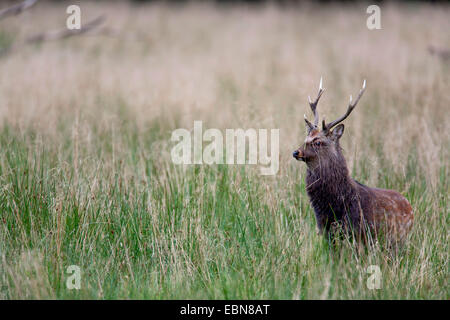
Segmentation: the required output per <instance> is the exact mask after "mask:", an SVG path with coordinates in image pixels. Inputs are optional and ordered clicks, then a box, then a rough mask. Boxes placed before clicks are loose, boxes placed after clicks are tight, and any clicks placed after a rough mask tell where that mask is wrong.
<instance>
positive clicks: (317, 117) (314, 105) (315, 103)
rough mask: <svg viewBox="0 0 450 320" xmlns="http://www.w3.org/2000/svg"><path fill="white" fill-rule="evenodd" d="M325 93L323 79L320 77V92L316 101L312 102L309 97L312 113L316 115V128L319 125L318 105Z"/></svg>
mask: <svg viewBox="0 0 450 320" xmlns="http://www.w3.org/2000/svg"><path fill="white" fill-rule="evenodd" d="M324 91H325V89H324V88H323V87H322V77H320V84H319V92H318V93H317V98H316V100H314V102H312V101H311V97H310V96H308V101H309V106H310V107H311V110H312V112H313V113H314V127H315V128H317V125H318V124H319V113H318V112H317V103H318V102H319V99H320V96H321V95H322V93H323V92H324Z"/></svg>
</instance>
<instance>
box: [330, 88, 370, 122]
mask: <svg viewBox="0 0 450 320" xmlns="http://www.w3.org/2000/svg"><path fill="white" fill-rule="evenodd" d="M365 90H366V80H364V82H363V86H362V88H361V90H359V93H358V97H357V98H356V100H355V101H354V102H353V103H352V100H353V99H352V95H350V101H349V103H348V108H347V112H346V113H345V114H344V115H343V116H342V117H340V118H339V119H337V120H334V121H333V122H330V123H328V124H327V125H325V122H324V123H323V127H324V128H323V130H324V131H328V130H330V129H331V128H333V127H334V126H335V125H337V124H338V123H340V122H342V121H344V120H345V119H347V117H348V116H349V115H350V113H351V112H352V111H353V109H354V108H355V107H356V105H357V104H358V101H359V99H361V96H362V95H363V93H364V91H365Z"/></svg>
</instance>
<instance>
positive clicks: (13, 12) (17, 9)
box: [0, 0, 38, 20]
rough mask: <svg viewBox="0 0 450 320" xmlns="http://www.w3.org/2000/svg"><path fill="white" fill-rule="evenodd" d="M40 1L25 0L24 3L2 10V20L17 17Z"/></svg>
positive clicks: (0, 17)
mask: <svg viewBox="0 0 450 320" xmlns="http://www.w3.org/2000/svg"><path fill="white" fill-rule="evenodd" d="M37 1H38V0H25V1H24V2H22V3H18V4H15V5H13V6H11V7H9V8H6V9H3V10H0V20H1V19H5V18H7V17H10V16H17V15H18V14H20V13H22V12H23V11H25V10H27V9H28V8H30V7H32V6H33V5H34V4H35V3H36V2H37Z"/></svg>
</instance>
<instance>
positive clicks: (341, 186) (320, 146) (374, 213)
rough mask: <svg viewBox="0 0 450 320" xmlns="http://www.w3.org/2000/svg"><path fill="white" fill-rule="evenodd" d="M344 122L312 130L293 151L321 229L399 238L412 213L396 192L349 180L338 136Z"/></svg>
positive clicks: (408, 228)
mask: <svg viewBox="0 0 450 320" xmlns="http://www.w3.org/2000/svg"><path fill="white" fill-rule="evenodd" d="M343 131H344V125H343V124H340V125H338V126H337V127H336V128H335V129H334V130H333V131H332V132H330V131H318V130H311V132H310V133H309V135H308V137H307V138H306V141H305V143H304V144H303V145H302V146H301V147H300V148H299V149H298V150H296V152H294V157H295V158H296V159H297V160H301V161H304V162H306V164H307V166H308V168H307V173H306V190H307V193H308V196H309V198H310V201H311V205H312V207H313V208H314V212H315V215H316V220H317V225H318V227H319V230H320V231H321V232H324V233H325V234H329V232H330V228H331V227H332V226H333V224H336V223H337V224H339V225H340V226H342V227H343V229H344V230H347V231H354V232H355V234H356V235H357V236H358V237H361V236H363V237H365V236H366V232H365V231H366V230H369V231H370V232H371V235H372V236H375V237H376V236H377V235H378V234H379V233H380V232H383V233H384V234H386V233H387V236H388V238H389V239H395V240H398V239H402V238H404V237H405V236H406V234H407V233H408V232H409V231H410V229H411V227H412V222H413V212H412V208H411V205H410V204H409V202H408V201H407V200H406V199H405V198H404V197H403V196H402V195H401V194H400V193H398V192H396V191H393V190H385V189H378V188H370V187H367V186H365V185H363V184H361V183H359V182H358V181H356V180H354V179H352V178H351V177H350V175H349V171H348V169H347V164H346V161H345V158H344V156H343V154H342V149H341V147H340V145H339V139H340V137H341V136H342V133H343Z"/></svg>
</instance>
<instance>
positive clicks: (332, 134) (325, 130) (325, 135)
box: [293, 78, 366, 168]
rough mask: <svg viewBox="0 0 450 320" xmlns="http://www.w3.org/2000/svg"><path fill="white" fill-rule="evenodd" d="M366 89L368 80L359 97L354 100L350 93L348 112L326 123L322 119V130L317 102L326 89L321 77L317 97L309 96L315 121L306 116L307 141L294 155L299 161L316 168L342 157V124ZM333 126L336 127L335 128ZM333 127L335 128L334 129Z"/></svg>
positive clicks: (364, 83)
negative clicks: (312, 99) (340, 142)
mask: <svg viewBox="0 0 450 320" xmlns="http://www.w3.org/2000/svg"><path fill="white" fill-rule="evenodd" d="M365 89H366V80H364V82H363V86H362V88H361V90H360V91H359V94H358V97H357V98H356V100H355V101H353V99H352V96H351V95H350V102H349V105H348V108H347V112H346V113H345V114H344V115H343V116H342V117H340V118H339V119H337V120H335V121H332V122H330V123H326V122H325V120H322V130H320V129H319V127H318V124H319V114H318V112H317V103H318V102H319V99H320V97H321V96H322V93H323V92H324V91H325V89H323V87H322V78H320V85H319V92H318V94H317V98H316V99H315V100H314V101H311V97H308V100H309V106H310V107H311V110H312V112H313V114H314V123H311V122H310V121H309V120H308V119H307V118H306V115H305V116H304V117H305V122H306V126H307V131H308V135H307V137H306V139H305V143H304V144H303V145H302V146H301V147H300V148H298V149H297V150H295V151H294V153H293V156H294V158H295V159H297V160H299V161H304V162H306V164H307V166H308V167H309V168H314V167H316V166H317V165H321V164H324V163H326V162H327V161H330V160H332V159H339V158H342V154H341V151H340V146H339V139H340V138H341V136H342V134H343V133H344V125H343V124H340V123H341V122H342V121H344V120H345V119H346V118H347V117H348V116H349V115H350V113H351V112H352V111H353V109H354V108H355V107H356V104H357V103H358V101H359V99H360V98H361V96H362V94H363V93H364V90H365ZM333 127H335V128H334V129H333ZM332 129H333V130H332Z"/></svg>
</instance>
